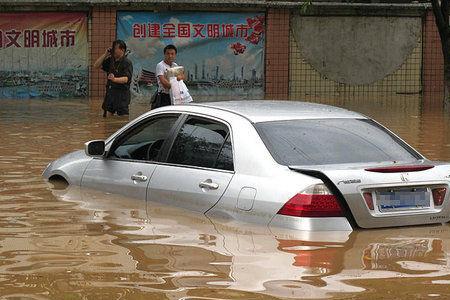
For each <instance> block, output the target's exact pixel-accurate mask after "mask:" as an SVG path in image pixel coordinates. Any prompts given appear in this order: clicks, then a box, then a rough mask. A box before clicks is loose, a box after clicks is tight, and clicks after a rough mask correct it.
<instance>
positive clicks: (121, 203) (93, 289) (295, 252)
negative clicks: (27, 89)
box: [0, 98, 450, 300]
mask: <svg viewBox="0 0 450 300" xmlns="http://www.w3.org/2000/svg"><path fill="white" fill-rule="evenodd" d="M330 104H335V105H338V106H341V107H345V108H348V109H351V110H355V111H358V112H362V113H364V114H366V115H369V116H371V117H373V118H375V119H376V120H377V121H379V122H380V123H382V124H383V125H386V126H387V127H388V128H389V129H391V130H393V131H394V132H396V133H397V134H399V135H400V136H401V137H402V138H403V139H405V140H406V141H407V142H408V143H410V144H411V145H412V146H413V147H415V148H416V149H418V150H419V151H420V152H421V153H422V154H424V155H425V156H426V157H427V158H429V159H432V160H443V161H450V113H449V112H445V111H444V112H443V111H440V110H439V109H437V108H432V107H428V108H421V107H420V103H419V102H418V101H416V100H411V99H407V98H406V99H396V100H392V101H384V102H373V103H371V104H370V105H368V104H367V102H358V101H351V102H345V101H343V102H335V103H330ZM99 106H100V104H99V103H93V104H91V105H89V104H87V102H78V101H71V102H59V101H39V100H31V101H29V100H23V101H22V100H16V101H14V100H3V101H0V135H1V143H0V299H36V300H37V299H39V300H41V299H95V300H99V299H108V300H112V299H286V298H303V299H324V298H333V299H394V298H397V299H411V298H416V299H430V298H432V299H448V298H450V224H446V225H442V226H441V225H434V226H418V227H408V228H395V229H384V230H358V231H353V232H298V231H291V230H283V229H279V230H277V231H274V230H273V229H269V228H268V227H264V226H256V225H252V224H242V223H238V222H231V221H223V220H216V219H210V218H208V217H206V216H204V215H201V214H197V213H191V212H188V211H185V210H181V209H177V208H171V207H166V206H162V205H159V204H154V203H150V204H149V205H148V206H146V203H144V202H143V201H139V200H135V199H128V198H125V197H122V196H117V195H111V194H106V193H102V192H96V191H90V190H82V189H80V188H78V187H74V186H71V187H68V188H65V187H62V186H57V185H56V186H54V185H51V184H48V183H45V182H44V181H43V179H42V178H41V173H42V171H43V169H44V168H45V166H46V165H47V164H48V163H49V162H50V161H52V160H54V159H56V158H58V157H59V156H61V155H62V154H64V153H67V152H70V151H73V150H77V149H81V148H82V147H83V144H84V142H86V141H88V140H93V139H104V138H106V137H107V136H109V135H110V134H111V133H113V132H115V131H116V130H117V129H119V128H120V127H121V126H123V125H124V124H125V123H127V122H128V120H129V118H128V117H125V118H124V117H109V118H107V119H103V118H102V117H101V113H100V112H99V109H98V107H99ZM145 109H146V107H145V106H143V105H141V106H139V105H135V106H133V107H131V116H130V118H133V117H135V116H137V115H139V114H140V113H142V112H144V111H145Z"/></svg>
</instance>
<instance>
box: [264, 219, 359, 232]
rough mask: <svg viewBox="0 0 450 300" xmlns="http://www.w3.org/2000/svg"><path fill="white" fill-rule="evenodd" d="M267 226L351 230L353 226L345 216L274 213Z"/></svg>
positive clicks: (314, 229)
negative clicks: (331, 216)
mask: <svg viewBox="0 0 450 300" xmlns="http://www.w3.org/2000/svg"><path fill="white" fill-rule="evenodd" d="M269 227H284V228H290V229H295V230H305V231H352V230H353V228H352V226H351V225H350V223H349V222H348V220H347V218H345V217H333V218H304V217H291V216H284V215H276V216H275V217H274V218H273V219H272V221H270V223H269Z"/></svg>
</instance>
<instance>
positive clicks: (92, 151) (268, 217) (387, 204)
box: [43, 101, 450, 231]
mask: <svg viewBox="0 0 450 300" xmlns="http://www.w3.org/2000/svg"><path fill="white" fill-rule="evenodd" d="M43 176H44V178H46V179H48V180H52V179H63V180H65V181H67V182H68V183H69V184H72V185H80V186H81V187H87V188H94V189H98V190H103V191H107V192H111V193H119V194H124V195H127V196H131V197H135V198H140V199H145V200H146V201H150V202H149V203H151V202H161V203H165V204H170V205H174V206H177V207H182V208H186V209H190V210H194V211H198V212H201V213H204V214H206V215H209V216H215V217H224V218H232V219H237V220H244V221H248V222H255V223H260V224H265V225H270V226H281V227H288V228H294V229H299V230H313V231H319V230H352V229H354V228H358V227H361V228H380V227H393V226H407V225H421V224H432V223H445V222H448V221H449V220H450V204H449V199H448V198H449V192H448V190H449V183H450V164H448V163H443V162H434V161H429V160H427V159H426V158H425V157H424V156H423V155H421V154H420V153H419V152H417V151H416V150H414V149H413V148H412V147H411V146H409V145H408V144H407V143H406V142H404V141H403V140H401V139H400V138H399V137H398V136H396V135H395V134H393V133H392V132H391V131H389V130H388V129H386V128H384V127H383V126H382V125H380V124H379V123H377V122H376V121H374V120H372V119H370V118H368V117H366V116H364V115H361V114H358V113H356V112H351V111H348V110H345V109H341V108H336V107H332V106H327V105H321V104H312V103H303V102H293V101H229V102H214V103H200V104H190V105H178V106H168V107H163V108H159V109H155V110H152V111H150V112H148V113H146V114H143V115H142V116H140V117H138V118H137V119H135V120H133V121H131V122H130V123H128V124H127V125H125V126H124V127H123V128H121V129H120V130H118V131H117V132H116V133H114V134H113V135H112V136H111V137H109V138H108V139H106V140H105V141H102V140H95V141H91V142H88V143H86V147H85V150H84V151H76V152H73V153H70V154H68V155H65V156H63V157H61V158H60V159H58V160H56V161H54V162H52V163H50V164H49V165H48V166H47V168H46V169H45V171H44V173H43Z"/></svg>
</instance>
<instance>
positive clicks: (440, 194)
mask: <svg viewBox="0 0 450 300" xmlns="http://www.w3.org/2000/svg"><path fill="white" fill-rule="evenodd" d="M431 192H432V194H433V202H434V205H435V206H441V205H442V204H443V203H444V199H445V194H446V193H447V189H446V188H445V187H440V188H434V189H432V190H431Z"/></svg>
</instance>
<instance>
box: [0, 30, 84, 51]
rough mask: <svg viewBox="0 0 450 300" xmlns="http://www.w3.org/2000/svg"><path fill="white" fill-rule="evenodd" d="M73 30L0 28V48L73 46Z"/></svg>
mask: <svg viewBox="0 0 450 300" xmlns="http://www.w3.org/2000/svg"><path fill="white" fill-rule="evenodd" d="M75 33H76V31H75V30H60V31H58V30H55V29H53V30H45V29H44V30H39V29H33V30H30V29H26V30H23V31H22V30H16V29H11V30H6V31H5V32H3V31H2V30H0V48H9V47H16V48H22V47H24V48H38V47H42V48H57V47H75Z"/></svg>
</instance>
